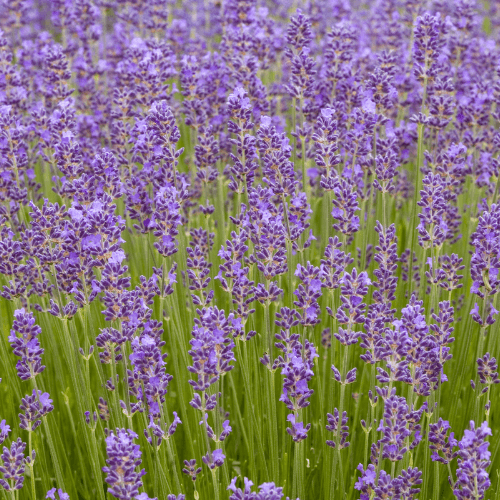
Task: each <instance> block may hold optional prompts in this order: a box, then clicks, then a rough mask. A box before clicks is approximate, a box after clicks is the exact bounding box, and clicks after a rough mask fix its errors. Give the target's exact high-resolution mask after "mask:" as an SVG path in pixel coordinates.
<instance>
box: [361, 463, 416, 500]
mask: <svg viewBox="0 0 500 500" xmlns="http://www.w3.org/2000/svg"><path fill="white" fill-rule="evenodd" d="M358 470H359V471H360V472H361V477H359V478H358V481H357V482H356V484H355V485H354V488H355V489H357V490H359V491H361V495H362V496H361V498H370V496H373V497H374V498H383V497H384V496H386V497H389V498H391V497H394V496H399V498H405V499H408V500H412V499H413V498H415V495H417V494H418V493H419V492H420V490H419V488H418V486H419V485H420V484H422V479H421V477H422V472H421V471H419V470H418V468H417V467H415V468H412V467H409V468H408V469H403V470H402V471H401V475H399V476H397V477H396V478H394V479H393V478H392V477H391V476H390V475H389V474H387V472H385V471H384V470H381V471H380V474H377V471H376V470H375V466H374V465H373V464H369V465H368V467H367V468H366V470H365V469H364V467H363V464H359V465H358Z"/></svg>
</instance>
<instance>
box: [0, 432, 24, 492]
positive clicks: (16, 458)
mask: <svg viewBox="0 0 500 500" xmlns="http://www.w3.org/2000/svg"><path fill="white" fill-rule="evenodd" d="M25 449H26V443H23V442H22V441H21V438H17V441H12V444H11V445H10V449H9V448H7V447H6V446H4V447H3V453H2V456H1V457H0V458H1V459H2V462H3V466H1V467H0V472H1V473H2V474H3V479H0V485H2V486H3V488H4V489H5V490H7V491H12V490H20V489H21V488H22V487H23V483H24V469H25V457H24V450H25Z"/></svg>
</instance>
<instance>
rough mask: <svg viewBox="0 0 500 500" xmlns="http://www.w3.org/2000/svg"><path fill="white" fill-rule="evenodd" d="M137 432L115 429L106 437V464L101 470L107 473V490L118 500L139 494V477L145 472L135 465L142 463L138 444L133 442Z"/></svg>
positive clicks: (140, 481) (124, 499)
mask: <svg viewBox="0 0 500 500" xmlns="http://www.w3.org/2000/svg"><path fill="white" fill-rule="evenodd" d="M137 437H138V436H137V434H136V433H135V432H133V431H131V430H128V431H127V430H125V429H116V432H114V431H111V432H110V433H109V435H108V436H107V437H106V453H107V457H108V458H107V459H106V464H107V465H106V466H105V467H103V468H102V471H103V472H104V473H106V474H107V477H106V482H107V483H108V484H109V486H110V487H109V489H108V492H109V493H111V494H112V495H113V496H114V497H115V498H119V499H120V500H129V499H130V500H131V499H132V498H135V497H136V495H138V494H139V488H140V487H141V486H142V480H141V477H142V476H144V474H146V471H145V470H144V469H142V470H141V471H139V472H137V470H136V469H137V467H139V466H140V465H141V463H142V460H141V455H142V452H141V450H140V448H139V445H138V444H135V443H134V439H137Z"/></svg>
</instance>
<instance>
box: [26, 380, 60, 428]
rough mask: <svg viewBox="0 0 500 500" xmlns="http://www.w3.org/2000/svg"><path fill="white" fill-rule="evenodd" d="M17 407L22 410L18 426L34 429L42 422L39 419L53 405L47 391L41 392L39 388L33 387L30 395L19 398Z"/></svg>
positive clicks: (50, 409) (48, 411)
mask: <svg viewBox="0 0 500 500" xmlns="http://www.w3.org/2000/svg"><path fill="white" fill-rule="evenodd" d="M19 409H20V410H21V411H22V412H23V413H20V414H19V419H20V421H21V422H20V424H19V427H20V428H21V429H26V430H28V431H34V430H35V429H36V428H37V427H38V426H39V425H40V424H41V423H42V421H41V420H40V419H41V418H43V417H45V416H46V415H48V414H49V413H50V412H51V411H53V410H54V406H53V405H52V399H50V396H49V394H48V393H47V392H44V393H42V391H40V390H36V389H33V393H32V394H31V395H27V396H25V397H24V398H22V399H21V405H20V406H19Z"/></svg>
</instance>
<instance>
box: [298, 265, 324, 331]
mask: <svg viewBox="0 0 500 500" xmlns="http://www.w3.org/2000/svg"><path fill="white" fill-rule="evenodd" d="M319 273H320V270H319V268H318V267H315V266H313V265H312V264H311V263H310V262H307V265H306V266H305V267H304V266H302V265H300V264H297V269H296V271H295V276H297V277H298V278H299V279H300V280H301V281H302V283H301V284H300V285H299V286H298V287H297V289H296V290H295V291H294V292H293V294H294V295H295V297H296V300H295V301H294V303H293V305H294V306H295V307H296V308H297V309H298V310H301V311H302V314H301V319H300V323H301V325H303V326H314V325H317V324H318V323H319V322H320V307H319V304H318V299H319V298H320V297H321V280H320V279H319Z"/></svg>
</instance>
